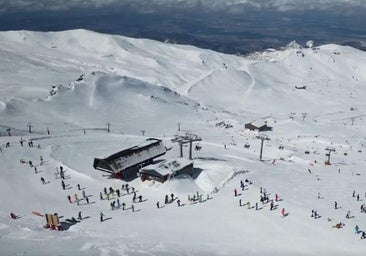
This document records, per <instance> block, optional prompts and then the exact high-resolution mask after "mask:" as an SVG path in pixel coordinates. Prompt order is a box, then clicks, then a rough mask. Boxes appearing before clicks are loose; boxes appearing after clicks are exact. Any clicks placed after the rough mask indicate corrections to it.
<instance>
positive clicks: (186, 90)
mask: <svg viewBox="0 0 366 256" xmlns="http://www.w3.org/2000/svg"><path fill="white" fill-rule="evenodd" d="M214 72H215V71H214V70H211V71H209V72H207V73H204V74H202V75H201V76H200V77H198V78H197V79H195V80H193V81H190V82H188V83H186V84H184V85H182V86H181V87H179V88H177V92H178V93H179V94H182V95H185V96H187V95H188V93H189V92H190V91H191V88H192V87H193V86H194V85H196V84H198V83H199V82H201V81H203V80H205V79H206V78H207V77H209V76H211V75H212V74H213V73H214Z"/></svg>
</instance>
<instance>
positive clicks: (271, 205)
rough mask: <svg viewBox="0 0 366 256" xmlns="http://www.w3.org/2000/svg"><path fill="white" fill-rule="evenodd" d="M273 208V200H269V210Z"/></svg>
mask: <svg viewBox="0 0 366 256" xmlns="http://www.w3.org/2000/svg"><path fill="white" fill-rule="evenodd" d="M272 210H273V200H271V204H270V211H272Z"/></svg>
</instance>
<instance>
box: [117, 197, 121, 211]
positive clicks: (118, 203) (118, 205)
mask: <svg viewBox="0 0 366 256" xmlns="http://www.w3.org/2000/svg"><path fill="white" fill-rule="evenodd" d="M117 207H118V209H119V208H120V207H121V204H120V202H119V198H117Z"/></svg>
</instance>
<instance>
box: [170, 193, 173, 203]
mask: <svg viewBox="0 0 366 256" xmlns="http://www.w3.org/2000/svg"><path fill="white" fill-rule="evenodd" d="M170 197H171V198H172V202H173V201H174V194H173V193H171V194H170Z"/></svg>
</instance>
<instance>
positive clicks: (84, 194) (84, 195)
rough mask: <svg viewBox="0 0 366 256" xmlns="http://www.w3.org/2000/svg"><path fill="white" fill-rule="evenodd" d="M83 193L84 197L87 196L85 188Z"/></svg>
mask: <svg viewBox="0 0 366 256" xmlns="http://www.w3.org/2000/svg"><path fill="white" fill-rule="evenodd" d="M82 194H83V197H84V198H86V192H85V190H83V192H82Z"/></svg>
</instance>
